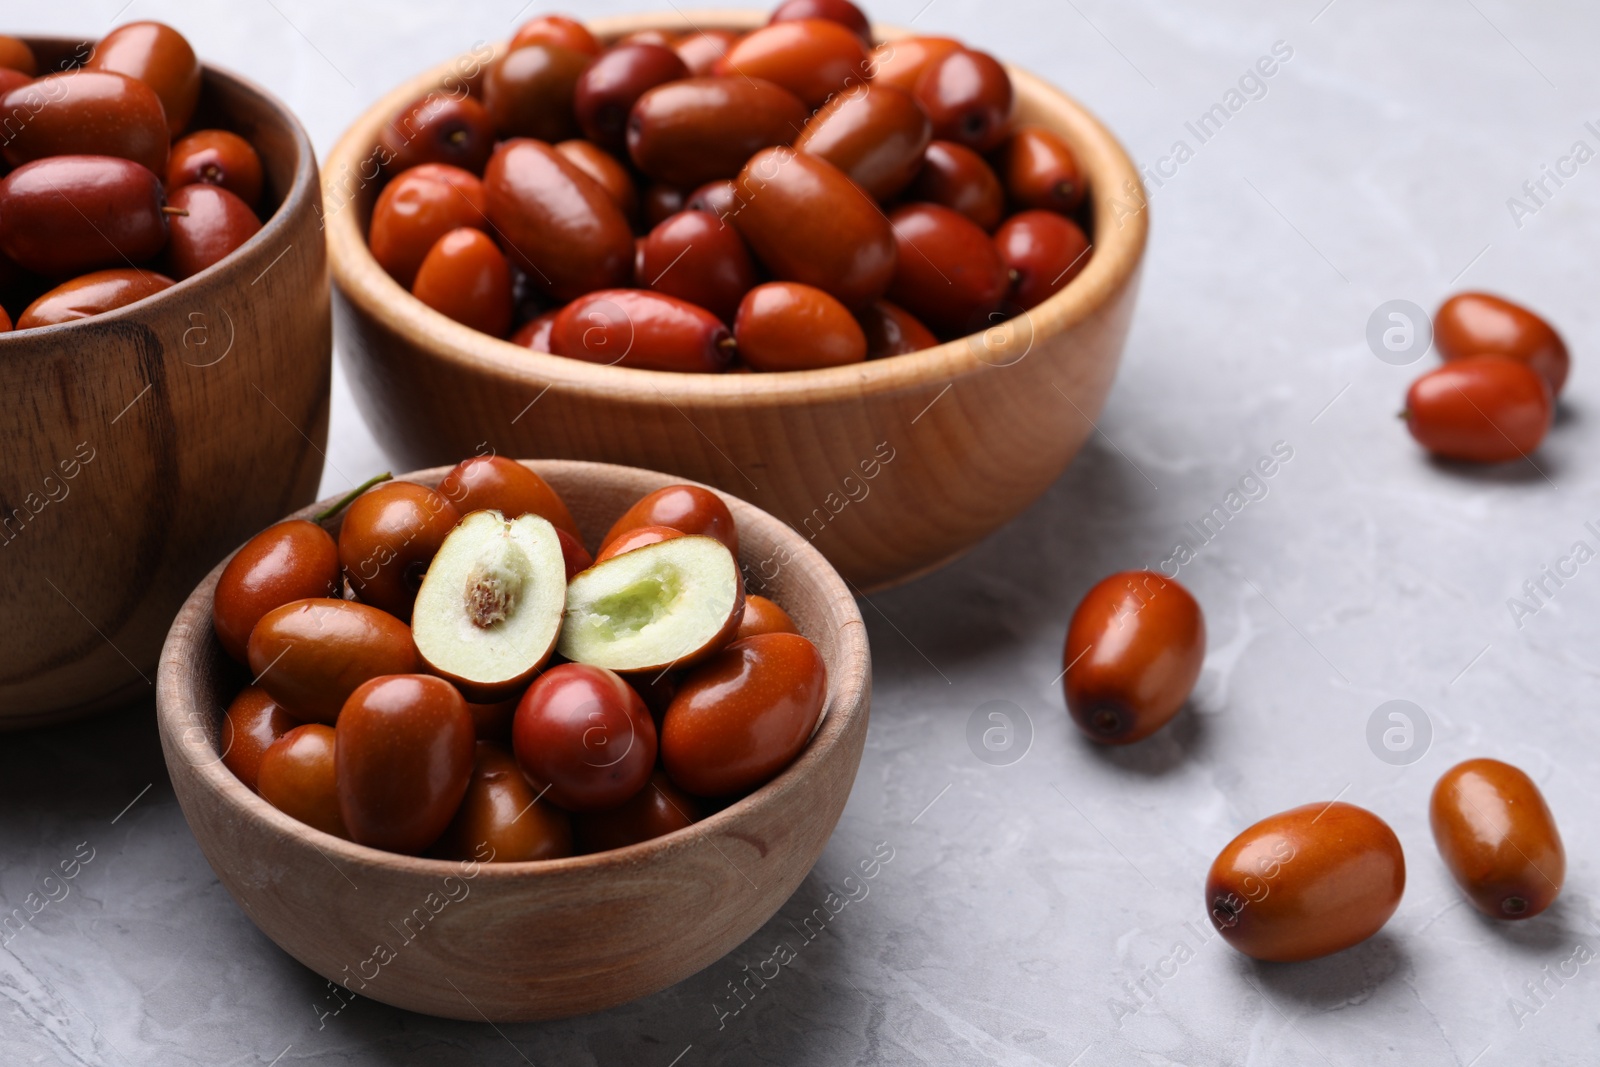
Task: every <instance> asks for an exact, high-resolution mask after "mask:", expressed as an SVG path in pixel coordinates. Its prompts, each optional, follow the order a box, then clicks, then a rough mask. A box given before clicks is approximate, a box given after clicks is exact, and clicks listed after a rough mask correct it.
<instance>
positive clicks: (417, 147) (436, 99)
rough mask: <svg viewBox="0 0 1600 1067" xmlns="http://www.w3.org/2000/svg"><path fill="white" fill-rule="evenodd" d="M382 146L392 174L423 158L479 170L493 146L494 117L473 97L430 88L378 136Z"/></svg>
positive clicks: (384, 157)
mask: <svg viewBox="0 0 1600 1067" xmlns="http://www.w3.org/2000/svg"><path fill="white" fill-rule="evenodd" d="M378 149H379V153H380V158H381V159H382V161H383V168H384V170H386V171H388V172H389V173H390V174H399V173H401V172H403V171H406V170H409V169H411V168H412V167H416V166H421V165H422V164H424V163H447V164H449V165H450V166H452V167H460V168H461V169H462V170H465V171H470V172H471V173H473V174H481V173H483V167H484V164H486V163H488V162H489V153H490V152H493V151H494V120H493V119H491V118H490V117H489V110H488V109H487V108H485V107H484V106H483V104H482V103H480V102H479V101H478V100H477V99H476V98H475V97H471V96H450V95H448V94H446V93H442V92H432V93H428V94H427V95H425V96H422V97H420V98H418V99H416V100H413V101H412V102H411V103H410V104H409V105H407V106H406V108H405V109H404V110H402V111H401V112H400V114H398V115H396V116H395V117H394V118H392V119H390V120H389V124H388V125H387V126H385V127H384V128H383V132H382V133H381V134H379V135H378Z"/></svg>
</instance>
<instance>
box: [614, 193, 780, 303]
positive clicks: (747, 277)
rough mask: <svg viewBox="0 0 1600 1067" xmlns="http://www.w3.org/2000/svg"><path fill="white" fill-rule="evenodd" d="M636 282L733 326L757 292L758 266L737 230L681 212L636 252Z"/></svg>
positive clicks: (699, 213) (700, 213)
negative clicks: (743, 305) (746, 299)
mask: <svg viewBox="0 0 1600 1067" xmlns="http://www.w3.org/2000/svg"><path fill="white" fill-rule="evenodd" d="M637 272H638V281H639V283H640V284H641V285H645V286H648V287H649V288H651V289H653V290H655V291H656V292H658V293H666V294H667V295H668V296H675V297H677V298H678V299H680V300H687V301H688V302H689V303H691V304H697V305H699V306H700V307H703V308H705V309H706V310H707V311H709V312H711V313H712V314H713V315H715V316H716V317H717V318H719V319H721V320H722V321H723V322H725V323H731V322H732V321H733V316H734V315H735V314H736V313H737V312H738V310H739V301H741V300H743V299H744V295H745V294H746V293H748V292H749V291H750V290H751V289H753V288H754V287H755V284H756V265H755V262H754V261H753V260H751V258H750V251H749V249H747V248H746V247H745V243H744V238H742V237H740V236H739V231H738V230H736V229H734V228H733V227H732V226H729V225H727V224H725V223H724V222H723V221H722V220H721V219H719V218H717V217H716V216H715V215H711V214H707V213H706V212H704V211H680V212H678V213H677V214H676V215H673V216H672V217H671V218H669V219H667V220H666V221H665V222H663V223H661V225H659V226H657V227H655V228H654V229H652V230H651V231H650V233H649V234H648V235H647V236H646V237H645V239H644V242H643V243H642V244H641V245H640V248H639V261H638V267H637Z"/></svg>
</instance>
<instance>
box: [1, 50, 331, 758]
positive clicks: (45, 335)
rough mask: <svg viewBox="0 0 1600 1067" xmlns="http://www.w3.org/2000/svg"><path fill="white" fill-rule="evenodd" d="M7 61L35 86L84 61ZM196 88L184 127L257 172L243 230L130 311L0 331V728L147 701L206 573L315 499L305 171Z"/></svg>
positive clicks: (311, 274)
mask: <svg viewBox="0 0 1600 1067" xmlns="http://www.w3.org/2000/svg"><path fill="white" fill-rule="evenodd" d="M28 43H29V44H31V45H32V46H33V48H34V51H35V52H36V53H37V54H38V57H39V60H40V63H41V66H42V67H44V68H54V67H56V66H57V65H58V63H59V62H61V61H62V60H64V59H66V58H67V57H70V56H72V55H74V54H85V55H86V54H87V52H81V53H79V52H78V49H80V48H87V47H88V46H87V44H84V43H81V42H78V41H75V40H69V39H65V38H38V37H35V38H29V39H28ZM204 77H205V81H204V88H203V90H202V93H201V110H200V112H199V114H197V116H196V122H197V123H203V124H205V125H220V126H223V127H226V128H228V129H232V130H234V131H235V132H237V133H239V134H241V135H242V136H244V137H245V138H246V139H247V140H249V141H251V142H252V143H253V144H254V145H255V146H256V149H257V151H259V152H260V154H261V156H262V162H263V164H264V169H265V173H266V178H267V182H266V186H267V189H266V192H265V194H264V196H263V209H262V210H263V213H264V214H265V213H266V212H267V211H268V210H270V211H271V217H270V218H268V220H267V222H266V224H265V225H263V226H262V228H261V232H260V233H258V234H257V235H256V236H255V237H253V238H251V240H250V241H249V242H248V243H247V244H245V245H244V247H242V248H240V249H239V250H238V251H237V252H235V253H234V254H233V255H232V256H230V257H228V259H227V260H225V261H224V262H222V263H218V264H217V265H216V266H214V267H212V268H211V269H209V270H206V271H203V272H201V273H200V274H197V275H195V276H194V277H192V278H188V279H186V280H184V281H182V282H179V283H178V284H177V285H175V286H173V287H172V288H171V289H168V290H166V291H165V292H162V293H158V294H157V295H155V296H153V297H150V298H149V299H147V300H142V301H140V302H139V303H137V304H134V305H131V306H129V307H126V308H123V309H121V310H118V311H114V312H112V313H110V314H107V315H101V316H99V317H97V318H94V319H88V320H85V321H83V322H77V323H69V324H66V325H61V326H51V327H45V328H41V329H35V330H27V331H22V332H18V333H7V334H0V729H8V728H17V727H23V726H31V725H35V724H40V723H45V722H51V721H55V720H59V719H66V718H70V717H73V716H77V715H84V714H88V713H91V712H95V711H99V710H103V709H106V708H110V707H114V706H116V705H118V704H121V703H124V702H126V701H128V700H131V699H134V698H136V697H138V696H139V695H141V694H150V693H153V692H154V681H155V665H156V659H157V656H158V655H159V653H160V651H161V641H162V637H163V636H164V635H165V633H166V630H167V627H168V625H169V624H170V623H171V621H172V616H173V613H174V612H176V611H177V610H178V606H179V605H180V604H182V603H183V598H184V597H186V596H187V595H188V594H189V591H190V590H191V589H193V588H194V583H195V582H196V581H198V580H199V579H200V577H201V575H203V574H204V573H205V569H206V568H205V565H206V563H208V562H210V561H212V560H215V559H216V558H217V557H218V556H219V555H221V554H222V553H224V552H226V551H228V550H229V549H230V548H231V547H232V546H234V545H237V544H238V543H239V541H240V540H241V539H242V538H244V537H246V536H248V535H249V534H250V533H251V532H253V531H255V530H258V529H260V528H261V527H262V526H264V525H266V524H267V523H269V522H271V521H272V520H273V519H275V518H277V517H278V516H279V515H282V514H283V513H284V512H285V511H289V510H291V509H293V508H296V507H299V506H300V505H302V504H304V503H306V502H307V501H309V500H311V499H312V497H314V496H315V495H316V491H317V479H318V478H319V477H320V475H321V472H322V449H323V445H324V444H325V443H326V441H327V434H328V395H329V371H330V366H331V359H332V333H331V326H330V318H329V312H328V291H327V262H326V253H325V246H324V244H323V240H322V236H321V233H320V220H319V214H320V204H321V194H320V187H319V185H318V182H317V164H316V156H315V153H314V151H313V149H312V147H311V142H310V140H309V139H308V138H307V137H306V134H305V131H304V130H302V129H301V127H300V124H299V123H298V122H297V121H296V120H295V117H294V116H293V115H292V114H291V113H290V112H289V110H288V109H287V108H285V107H284V106H283V104H281V103H279V102H278V101H277V100H276V99H274V98H273V97H272V96H270V95H269V94H267V93H266V92H265V91H263V90H261V89H259V88H257V87H256V86H254V85H252V84H251V83H249V82H246V81H244V80H243V79H241V78H238V77H237V76H235V75H232V74H229V73H227V72H226V71H222V70H218V69H217V68H215V67H206V68H205V76H204ZM196 128H200V127H199V126H197V127H196ZM7 310H8V311H10V312H11V313H12V314H13V317H14V316H15V315H16V314H18V313H20V312H21V311H22V309H21V308H7Z"/></svg>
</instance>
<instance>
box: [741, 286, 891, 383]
mask: <svg viewBox="0 0 1600 1067" xmlns="http://www.w3.org/2000/svg"><path fill="white" fill-rule="evenodd" d="M733 336H734V339H735V340H736V341H737V342H738V343H739V358H740V359H742V360H744V362H745V363H746V364H747V365H748V366H750V367H751V368H753V369H755V370H758V371H789V370H813V369H816V368H820V367H842V366H845V365H846V364H850V363H860V362H862V361H863V360H865V359H866V358H867V335H866V334H865V333H863V332H862V330H861V325H860V324H859V323H857V322H856V320H855V316H853V315H851V314H850V309H849V308H847V307H845V306H844V305H843V304H841V303H839V301H837V300H835V299H834V298H833V297H831V296H829V295H828V294H827V293H825V292H823V291H822V290H821V289H813V288H812V287H811V286H809V285H800V284H799V283H797V282H768V283H767V284H766V285H760V286H757V287H756V288H754V289H752V290H751V291H750V293H749V295H747V296H746V297H745V298H744V301H743V303H741V304H740V305H739V314H738V318H737V319H736V320H735V321H734V324H733Z"/></svg>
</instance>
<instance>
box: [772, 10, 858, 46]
mask: <svg viewBox="0 0 1600 1067" xmlns="http://www.w3.org/2000/svg"><path fill="white" fill-rule="evenodd" d="M796 19H827V20H828V21H829V22H837V23H838V24H839V25H841V26H844V27H846V28H847V29H849V30H850V32H852V33H854V34H855V35H856V36H857V37H859V38H861V40H862V41H863V42H864V43H866V44H871V43H872V23H871V22H870V21H868V19H867V16H866V13H865V12H864V11H862V10H861V9H860V8H859V7H857V6H856V5H854V4H852V3H851V2H850V0H784V2H783V3H781V4H779V5H778V6H777V8H775V9H774V10H773V12H772V18H771V20H770V21H772V22H792V21H794V20H796Z"/></svg>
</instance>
